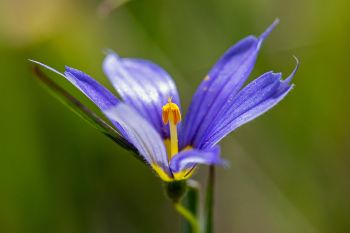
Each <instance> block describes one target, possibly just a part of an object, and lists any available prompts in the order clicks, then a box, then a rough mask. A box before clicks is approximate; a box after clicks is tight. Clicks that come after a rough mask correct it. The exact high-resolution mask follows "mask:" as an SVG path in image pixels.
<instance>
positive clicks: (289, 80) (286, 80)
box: [284, 55, 300, 84]
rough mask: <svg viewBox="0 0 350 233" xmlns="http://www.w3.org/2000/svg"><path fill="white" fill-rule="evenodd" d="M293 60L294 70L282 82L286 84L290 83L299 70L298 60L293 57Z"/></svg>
mask: <svg viewBox="0 0 350 233" xmlns="http://www.w3.org/2000/svg"><path fill="white" fill-rule="evenodd" d="M293 58H294V59H295V62H296V65H295V67H294V70H293V71H292V73H291V74H290V75H289V76H288V77H287V78H286V79H285V80H284V82H286V83H288V84H289V83H290V82H291V81H292V79H293V77H294V75H295V73H296V72H297V71H298V69H299V64H300V62H299V59H298V58H297V57H296V56H294V55H293Z"/></svg>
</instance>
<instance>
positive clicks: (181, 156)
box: [170, 146, 227, 172]
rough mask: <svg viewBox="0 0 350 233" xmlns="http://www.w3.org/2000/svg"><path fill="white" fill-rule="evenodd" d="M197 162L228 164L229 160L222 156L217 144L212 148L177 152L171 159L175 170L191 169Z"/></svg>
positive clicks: (172, 167) (171, 166) (172, 168)
mask: <svg viewBox="0 0 350 233" xmlns="http://www.w3.org/2000/svg"><path fill="white" fill-rule="evenodd" d="M195 164H207V165H222V166H225V165H227V162H226V161H225V160H223V159H222V158H221V157H220V147H219V146H215V147H213V148H211V149H210V150H197V149H193V150H187V151H183V152H180V153H178V154H176V155H175V156H174V157H173V158H172V159H171V161H170V168H171V170H172V171H173V172H180V171H183V170H185V169H189V168H191V167H192V166H194V165H195Z"/></svg>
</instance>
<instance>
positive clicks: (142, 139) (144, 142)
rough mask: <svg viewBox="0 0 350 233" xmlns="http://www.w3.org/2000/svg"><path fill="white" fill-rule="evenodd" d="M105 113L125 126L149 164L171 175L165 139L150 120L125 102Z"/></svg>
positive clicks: (132, 141) (128, 134)
mask: <svg viewBox="0 0 350 233" xmlns="http://www.w3.org/2000/svg"><path fill="white" fill-rule="evenodd" d="M105 114H106V115H107V116H108V117H109V118H110V119H113V120H114V121H116V122H118V123H119V124H120V125H121V126H122V127H123V129H124V131H125V133H126V136H127V138H128V140H129V142H130V143H132V144H133V145H134V146H135V147H136V148H137V149H138V151H139V153H140V154H141V155H142V156H143V158H144V159H145V161H146V162H147V163H148V164H149V165H151V166H153V165H157V166H159V167H161V168H162V169H163V171H164V172H165V173H166V174H167V175H168V176H169V177H171V173H170V170H169V166H168V159H167V154H166V150H165V146H164V143H163V140H162V138H161V137H160V135H159V133H158V132H157V131H156V130H155V129H154V127H153V126H152V125H151V124H150V123H148V121H146V120H145V119H144V118H143V117H142V116H141V115H139V114H138V113H137V112H136V111H135V110H134V109H133V108H132V107H130V106H128V105H126V104H124V103H120V104H118V105H117V106H115V107H113V108H111V109H108V110H107V111H105Z"/></svg>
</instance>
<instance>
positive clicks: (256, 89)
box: [195, 64, 298, 149]
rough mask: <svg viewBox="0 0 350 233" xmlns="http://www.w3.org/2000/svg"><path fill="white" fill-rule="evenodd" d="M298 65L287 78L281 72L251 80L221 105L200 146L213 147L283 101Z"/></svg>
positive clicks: (197, 142) (270, 73)
mask: <svg viewBox="0 0 350 233" xmlns="http://www.w3.org/2000/svg"><path fill="white" fill-rule="evenodd" d="M297 68H298V64H297V66H296V67H295V69H294V71H293V72H292V73H291V74H290V76H289V77H288V78H286V79H285V80H281V74H280V73H273V72H267V73H265V74H263V75H262V76H260V77H259V78H257V79H256V80H254V81H252V82H251V83H250V84H249V85H247V86H246V87H245V88H244V89H243V90H242V91H240V92H239V93H238V95H236V96H231V97H230V98H229V100H228V101H227V102H226V103H225V104H223V106H221V109H220V111H219V113H218V116H219V117H217V118H216V119H215V120H213V121H212V123H211V124H210V125H209V126H208V128H207V131H206V132H205V134H204V135H203V137H202V138H200V139H199V140H198V141H196V142H195V146H196V147H197V148H204V149H205V148H211V147H212V146H214V145H215V144H216V143H218V142H219V141H220V140H221V139H222V138H223V137H225V136H226V135H227V134H229V133H230V132H232V131H233V130H235V129H236V128H238V127H239V126H241V125H243V124H245V123H247V122H249V121H251V120H253V119H255V118H256V117H258V116H260V115H261V114H263V113H264V112H266V111H268V110H269V109H271V108H272V107H273V106H275V105H276V104H277V103H278V102H280V101H281V100H282V99H283V98H284V97H285V96H286V95H287V94H288V93H289V91H290V90H291V89H292V88H293V85H290V84H289V82H290V81H291V79H292V77H293V76H294V74H295V72H296V70H297Z"/></svg>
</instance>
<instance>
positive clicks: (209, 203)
mask: <svg viewBox="0 0 350 233" xmlns="http://www.w3.org/2000/svg"><path fill="white" fill-rule="evenodd" d="M214 188H215V168H214V166H210V167H209V177H208V184H207V194H206V195H207V196H206V200H205V216H204V217H205V222H204V224H205V227H204V229H205V233H213V232H214V230H213V229H214V224H213V216H214V214H213V212H214Z"/></svg>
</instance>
